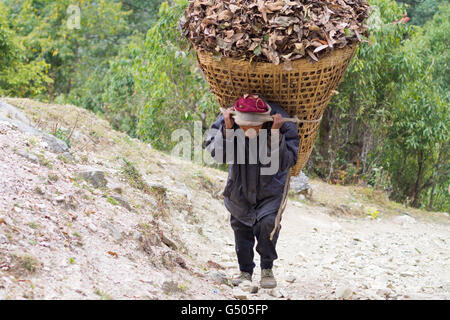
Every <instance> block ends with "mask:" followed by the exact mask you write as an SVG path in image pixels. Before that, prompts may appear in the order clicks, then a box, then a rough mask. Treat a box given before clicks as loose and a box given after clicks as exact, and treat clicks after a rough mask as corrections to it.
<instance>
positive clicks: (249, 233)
mask: <svg viewBox="0 0 450 320" xmlns="http://www.w3.org/2000/svg"><path fill="white" fill-rule="evenodd" d="M275 218H276V213H274V214H269V215H267V216H265V217H263V218H262V219H261V220H259V221H257V222H256V223H255V224H254V225H253V227H249V226H246V225H245V224H243V223H241V222H239V220H237V219H236V218H235V217H233V216H231V219H230V222H231V228H232V229H233V231H234V241H235V249H236V254H237V258H238V263H239V269H240V270H241V271H243V272H248V273H250V274H253V269H254V268H255V263H254V262H253V257H254V251H253V247H254V246H255V239H256V241H257V245H256V251H257V252H258V253H259V255H260V257H261V269H272V266H273V261H274V260H275V259H277V258H278V256H277V252H276V250H275V246H276V243H277V240H278V235H279V229H278V231H277V232H276V233H275V234H274V236H273V240H272V241H271V240H270V233H271V232H272V230H273V227H274V226H275ZM280 228H281V225H280Z"/></svg>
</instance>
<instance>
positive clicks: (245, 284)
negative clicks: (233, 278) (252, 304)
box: [239, 280, 259, 294]
mask: <svg viewBox="0 0 450 320" xmlns="http://www.w3.org/2000/svg"><path fill="white" fill-rule="evenodd" d="M239 288H241V289H242V291H244V292H248V293H252V294H253V293H258V290H259V287H258V286H257V285H256V284H254V283H252V282H251V281H248V280H245V281H242V283H241V284H240V285H239Z"/></svg>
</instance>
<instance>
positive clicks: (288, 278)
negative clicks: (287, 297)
mask: <svg viewBox="0 0 450 320" xmlns="http://www.w3.org/2000/svg"><path fill="white" fill-rule="evenodd" d="M295 280H297V278H296V277H295V276H294V275H293V274H289V275H288V276H287V277H286V281H287V282H289V283H294V282H295Z"/></svg>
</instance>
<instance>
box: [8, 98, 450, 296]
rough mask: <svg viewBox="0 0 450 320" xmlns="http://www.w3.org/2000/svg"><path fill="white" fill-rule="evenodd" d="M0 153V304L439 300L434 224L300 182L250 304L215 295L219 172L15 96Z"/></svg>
mask: <svg viewBox="0 0 450 320" xmlns="http://www.w3.org/2000/svg"><path fill="white" fill-rule="evenodd" d="M10 106H15V107H17V109H14V108H11V107H10ZM2 110H3V113H2ZM22 112H23V113H22ZM27 118H28V119H30V120H31V122H28V121H27ZM48 133H53V135H49V134H48ZM54 136H58V137H60V138H61V139H62V140H65V141H67V142H69V144H70V148H69V146H65V144H64V143H62V142H61V140H59V139H54ZM0 150H1V152H0V172H1V174H0V270H2V271H1V273H0V299H99V298H101V299H234V298H241V299H243V298H247V299H336V298H338V299H339V298H346V299H367V298H369V299H405V298H417V297H419V298H426V299H428V298H438V299H449V298H450V278H449V275H448V272H446V270H448V269H449V266H450V261H449V258H450V254H449V250H448V248H449V244H450V232H449V220H448V215H446V214H444V213H433V214H432V213H426V212H421V211H420V210H410V209H408V212H405V211H406V209H404V208H402V207H401V206H399V205H396V204H393V203H391V202H389V201H388V200H386V199H381V198H380V196H378V195H376V194H375V193H373V192H371V191H370V192H369V191H367V190H366V189H361V188H352V187H340V186H329V185H326V184H324V183H321V182H319V181H314V182H313V183H311V184H312V186H313V189H314V193H313V197H312V198H311V199H308V200H307V199H303V198H301V197H300V196H298V195H292V197H291V200H290V201H289V203H288V207H287V210H286V212H285V214H284V216H283V221H282V226H283V227H282V231H281V235H280V239H279V245H278V248H279V250H278V251H279V260H277V261H276V263H275V268H274V271H275V274H276V275H277V276H278V282H279V286H278V288H277V289H275V290H259V291H258V293H254V294H251V293H249V292H247V291H250V290H251V289H252V288H251V287H252V286H251V285H250V284H249V285H248V286H247V287H244V288H238V289H232V288H231V287H230V286H229V282H230V279H231V277H232V276H233V274H235V273H236V272H237V263H236V258H235V254H234V243H233V241H234V240H233V235H232V231H231V228H230V227H229V223H228V220H229V213H228V212H227V211H226V209H225V208H224V206H223V200H222V198H221V195H220V194H221V191H222V190H223V188H224V184H225V179H226V173H225V172H223V171H220V170H215V169H212V168H206V167H203V166H201V165H198V164H195V163H191V162H187V161H184V160H181V159H178V158H173V157H170V156H169V155H167V154H164V153H161V152H158V151H156V150H153V149H152V148H151V147H150V146H149V145H147V144H144V143H142V142H140V141H138V140H136V139H131V138H129V137H128V136H127V135H125V134H123V133H119V132H116V131H114V130H112V129H111V127H110V126H109V124H108V123H107V122H106V121H104V120H102V119H100V118H98V117H96V116H95V115H94V114H92V113H91V112H89V111H87V110H84V109H81V108H77V107H74V106H69V105H65V106H62V105H50V104H43V103H39V102H36V101H32V100H26V99H2V100H0ZM372 207H376V209H377V210H378V211H379V214H378V216H377V217H376V219H372V218H371V217H370V216H367V215H366V214H365V212H366V211H367V210H366V209H367V208H372ZM257 259H258V258H257ZM254 278H255V281H254V284H257V281H258V280H259V270H256V272H255V277H254Z"/></svg>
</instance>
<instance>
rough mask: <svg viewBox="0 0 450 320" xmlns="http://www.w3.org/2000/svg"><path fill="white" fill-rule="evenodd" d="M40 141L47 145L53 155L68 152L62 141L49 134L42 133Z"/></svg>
mask: <svg viewBox="0 0 450 320" xmlns="http://www.w3.org/2000/svg"><path fill="white" fill-rule="evenodd" d="M42 140H43V141H45V142H46V143H47V145H48V147H49V149H50V150H51V151H52V152H54V153H67V152H68V151H69V147H68V146H67V144H66V143H65V142H64V141H62V140H61V139H58V138H57V137H55V136H53V135H51V134H48V133H42Z"/></svg>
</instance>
